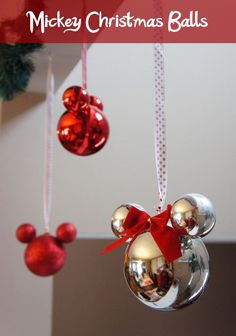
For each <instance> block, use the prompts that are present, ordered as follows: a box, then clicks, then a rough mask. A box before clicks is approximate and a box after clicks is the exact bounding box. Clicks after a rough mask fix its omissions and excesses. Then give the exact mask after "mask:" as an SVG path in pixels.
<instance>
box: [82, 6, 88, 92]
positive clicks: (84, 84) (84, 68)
mask: <svg viewBox="0 0 236 336" xmlns="http://www.w3.org/2000/svg"><path fill="white" fill-rule="evenodd" d="M83 19H84V20H83V21H84V25H83V43H82V45H81V63H82V87H83V89H85V90H87V43H86V24H85V20H86V0H84V1H83Z"/></svg>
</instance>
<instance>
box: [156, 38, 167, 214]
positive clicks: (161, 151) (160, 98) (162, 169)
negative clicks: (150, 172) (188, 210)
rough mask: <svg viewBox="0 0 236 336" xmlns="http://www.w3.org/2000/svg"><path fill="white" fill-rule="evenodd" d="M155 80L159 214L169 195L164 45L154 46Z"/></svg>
mask: <svg viewBox="0 0 236 336" xmlns="http://www.w3.org/2000/svg"><path fill="white" fill-rule="evenodd" d="M154 80H155V92H154V94H155V161H156V173H157V182H158V191H159V205H158V208H157V210H158V212H161V210H162V208H163V206H164V204H165V200H166V194H167V155H166V119H165V78H164V48H163V44H160V43H157V44H154Z"/></svg>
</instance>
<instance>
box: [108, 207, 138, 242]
mask: <svg viewBox="0 0 236 336" xmlns="http://www.w3.org/2000/svg"><path fill="white" fill-rule="evenodd" d="M131 207H136V208H137V209H140V210H142V211H144V209H143V207H142V206H141V205H138V204H130V203H127V204H122V205H121V206H119V207H118V208H117V209H116V210H115V211H114V212H113V214H112V217H111V228H112V231H113V233H114V235H115V236H116V237H118V238H121V237H123V235H122V232H123V231H124V226H123V224H124V221H125V219H126V217H127V215H128V212H129V209H130V208H131Z"/></svg>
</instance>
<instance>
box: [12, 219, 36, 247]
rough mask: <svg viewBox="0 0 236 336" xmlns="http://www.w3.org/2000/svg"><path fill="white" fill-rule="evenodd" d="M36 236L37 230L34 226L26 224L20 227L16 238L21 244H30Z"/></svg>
mask: <svg viewBox="0 0 236 336" xmlns="http://www.w3.org/2000/svg"><path fill="white" fill-rule="evenodd" d="M35 236H36V229H35V227H34V226H33V225H32V224H29V223H25V224H22V225H20V226H19V227H18V228H17V230H16V238H17V239H18V240H19V241H20V242H21V243H29V242H30V241H31V240H33V239H34V238H35Z"/></svg>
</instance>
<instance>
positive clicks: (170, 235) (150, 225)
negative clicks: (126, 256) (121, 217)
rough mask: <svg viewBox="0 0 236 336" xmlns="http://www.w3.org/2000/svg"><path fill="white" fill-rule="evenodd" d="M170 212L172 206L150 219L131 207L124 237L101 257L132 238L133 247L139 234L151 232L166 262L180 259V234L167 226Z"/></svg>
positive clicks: (125, 223) (110, 246)
mask: <svg viewBox="0 0 236 336" xmlns="http://www.w3.org/2000/svg"><path fill="white" fill-rule="evenodd" d="M170 210H171V205H168V206H167V209H166V210H165V211H163V212H161V213H160V214H158V215H156V216H154V217H150V216H149V215H148V214H147V213H146V212H145V211H141V210H139V209H137V208H135V207H131V208H130V209H129V212H128V215H127V217H126V219H125V221H124V228H125V230H124V231H123V232H122V234H123V235H124V236H123V237H122V238H120V239H118V240H116V241H115V242H114V243H111V244H110V245H108V246H107V247H106V248H105V249H104V250H103V251H102V252H101V255H103V254H106V253H108V252H111V251H112V250H114V249H116V248H118V247H120V246H121V245H122V244H124V243H125V242H126V241H127V240H128V239H129V238H132V240H131V242H130V245H131V244H132V242H133V241H134V240H135V238H136V237H137V236H138V235H139V234H141V233H143V232H146V231H150V233H151V235H152V237H153V239H154V240H155V242H156V243H157V245H158V247H159V248H160V250H161V252H162V253H163V255H164V257H165V259H166V261H167V262H172V261H174V260H175V259H178V258H179V257H181V255H182V253H181V245H180V240H179V234H178V233H177V232H176V231H175V230H174V229H173V228H172V227H170V226H167V223H168V221H169V218H170Z"/></svg>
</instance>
